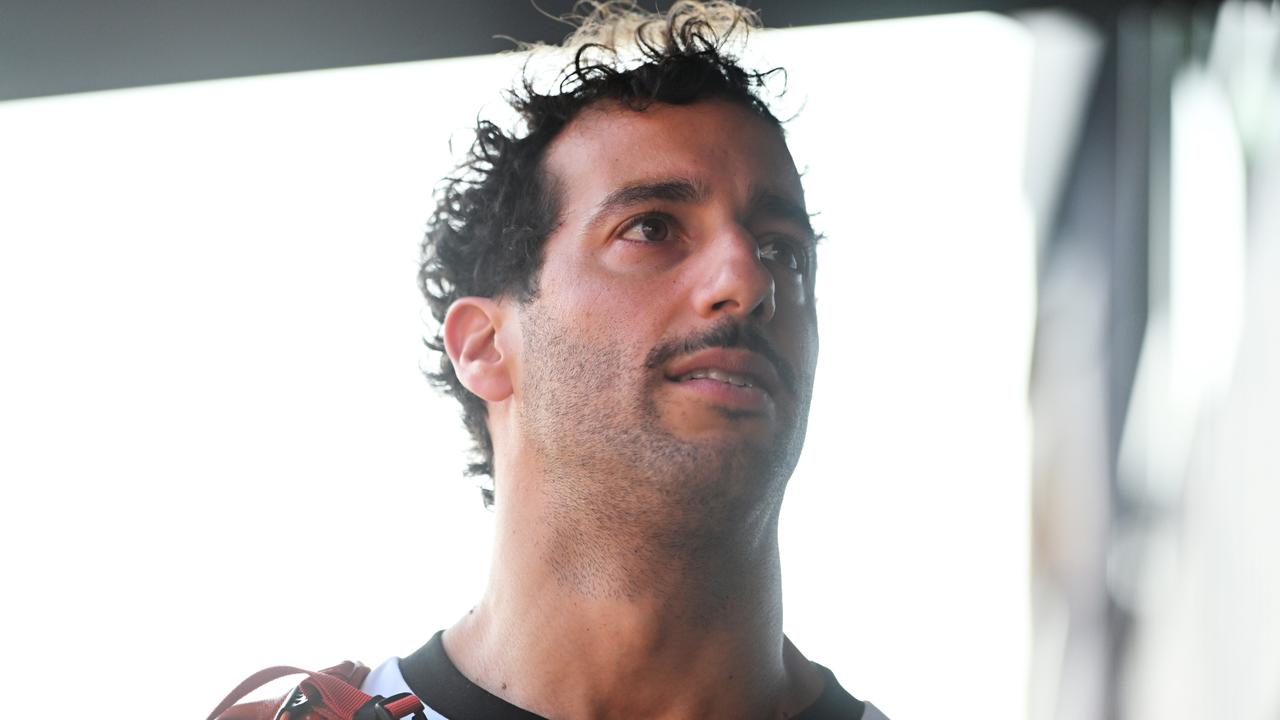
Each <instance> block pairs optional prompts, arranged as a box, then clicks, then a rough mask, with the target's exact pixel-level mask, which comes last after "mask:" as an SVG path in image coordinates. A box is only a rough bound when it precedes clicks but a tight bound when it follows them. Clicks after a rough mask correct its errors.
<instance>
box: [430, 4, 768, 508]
mask: <svg viewBox="0 0 1280 720" xmlns="http://www.w3.org/2000/svg"><path fill="white" fill-rule="evenodd" d="M587 9H588V10H589V12H587V13H586V14H585V15H584V16H581V17H580V18H579V21H580V23H581V25H580V27H579V29H578V30H577V31H576V32H575V33H574V34H573V35H572V36H571V37H570V38H569V39H568V40H567V41H566V43H565V45H564V46H563V47H562V48H560V50H570V51H572V60H571V61H570V62H569V63H568V65H567V66H566V67H564V68H563V69H562V70H561V71H560V72H559V73H558V74H557V75H556V76H555V81H554V82H553V87H552V89H551V92H547V93H542V92H539V91H537V90H536V89H535V84H536V83H535V81H534V79H533V78H532V77H531V74H530V72H529V64H528V63H527V62H526V65H525V71H524V73H523V79H522V81H521V83H520V86H519V87H518V88H517V89H515V90H513V91H511V92H510V93H509V94H508V102H509V103H510V104H511V106H512V108H514V109H515V110H516V112H517V113H518V116H519V118H520V125H521V126H522V127H521V128H520V129H518V130H517V131H516V132H512V133H507V132H504V131H503V130H502V129H501V128H499V127H498V126H497V125H495V124H494V123H492V122H489V121H486V120H481V121H479V122H478V123H477V126H476V137H475V141H474V143H473V144H472V145H471V148H470V150H469V151H468V153H467V155H466V157H465V159H464V161H463V163H462V164H461V166H460V167H459V168H458V170H457V172H455V173H454V174H452V175H451V176H449V177H447V178H445V179H444V181H443V182H442V183H441V185H440V186H439V187H438V188H437V190H436V203H437V204H436V209H435V212H434V213H433V214H432V215H431V218H430V220H429V222H428V225H427V232H426V237H425V239H424V240H423V242H422V257H421V266H420V268H419V272H418V284H419V286H420V287H421V289H422V292H423V295H425V296H426V300H427V305H428V306H429V307H430V308H431V313H432V315H433V316H434V317H435V320H436V323H437V328H436V331H435V334H434V336H432V337H429V338H427V340H426V344H427V346H428V347H429V348H431V349H432V350H434V351H436V352H438V353H439V355H440V357H439V370H438V371H436V372H427V377H428V378H430V380H431V381H432V383H433V384H434V385H436V386H437V387H438V388H440V389H441V390H443V391H444V392H445V393H447V394H449V395H452V396H453V397H455V398H457V400H458V402H459V403H461V404H462V416H463V422H464V423H465V425H466V427H467V430H468V431H469V432H470V433H471V436H472V439H473V440H474V441H475V448H474V452H475V457H474V462H471V463H470V464H469V465H468V466H467V474H468V475H470V476H489V477H490V478H493V474H494V470H493V440H492V438H491V437H490V435H489V429H488V426H487V424H486V416H487V412H486V407H485V402H484V401H483V400H482V399H480V398H479V397H477V396H475V395H473V394H472V393H471V392H470V391H469V390H467V389H466V388H465V387H463V386H462V383H461V382H460V381H459V380H458V376H457V374H456V373H455V372H454V369H453V364H452V362H450V360H449V356H448V355H447V354H446V353H445V352H444V339H443V328H442V326H443V323H444V318H445V314H446V313H447V312H448V310H449V307H450V305H452V304H453V302H454V301H455V300H457V299H458V298H461V297H466V296H482V297H491V298H498V297H508V298H512V299H515V300H517V301H519V302H528V301H529V300H532V299H533V298H534V297H535V296H536V295H537V292H538V273H539V270H540V268H541V265H542V248H543V245H544V244H545V242H546V240H547V238H548V237H549V236H550V235H551V234H552V232H553V231H554V230H555V228H556V226H557V224H558V222H559V212H560V208H559V206H560V197H559V192H558V188H557V185H556V179H555V178H552V177H550V176H549V174H548V173H547V171H546V170H545V168H544V167H543V157H544V156H545V154H546V150H547V147H548V146H549V145H550V144H551V142H552V141H553V140H554V139H555V138H556V137H557V136H558V135H559V134H560V132H561V131H562V130H563V129H564V128H565V126H566V125H568V124H569V122H570V121H572V120H573V119H574V118H575V117H576V116H577V115H578V114H579V113H581V112H582V110H583V109H584V108H586V107H588V106H590V105H592V104H594V103H597V102H600V101H613V102H617V103H620V104H622V105H623V106H624V107H627V108H630V109H632V110H636V111H642V110H644V109H645V108H646V107H647V106H649V105H650V104H652V103H666V104H671V105H685V104H689V103H693V102H697V101H702V100H710V99H717V100H727V101H730V102H733V103H737V104H739V105H741V106H742V107H745V108H747V109H749V110H751V111H752V112H754V113H755V114H757V115H758V116H760V117H761V118H764V119H766V120H767V121H769V122H770V123H772V124H773V125H774V126H775V127H779V128H781V123H780V122H779V121H778V119H777V118H776V117H774V115H773V114H772V113H771V112H770V110H769V108H768V107H767V106H766V104H765V103H764V101H763V100H762V99H761V97H760V94H761V93H762V92H764V91H765V90H766V82H767V81H768V80H769V78H770V76H772V75H773V74H774V73H777V72H781V71H780V70H779V69H773V70H769V71H766V72H753V71H750V70H747V69H744V68H743V67H742V66H740V65H739V60H738V58H737V56H736V55H735V54H734V52H733V49H732V46H733V45H734V44H735V43H737V42H739V41H741V40H742V39H744V38H745V35H746V33H747V32H748V31H749V30H750V29H752V28H754V27H756V26H757V21H756V17H755V15H754V14H753V13H752V12H751V11H749V10H746V9H743V8H740V7H738V6H736V5H733V4H731V3H728V2H693V1H689V0H685V1H682V2H677V3H676V4H675V5H673V6H672V7H671V9H670V10H668V11H667V12H666V13H665V14H662V15H659V14H653V13H647V12H644V11H642V10H640V9H638V8H637V7H636V6H635V5H634V4H633V3H632V2H590V3H588V4H587ZM535 50H537V49H536V48H535ZM543 50H545V48H544V49H543ZM481 493H482V496H483V499H484V504H485V506H486V507H488V506H491V505H492V504H493V501H494V489H493V487H486V488H483V489H482V490H481Z"/></svg>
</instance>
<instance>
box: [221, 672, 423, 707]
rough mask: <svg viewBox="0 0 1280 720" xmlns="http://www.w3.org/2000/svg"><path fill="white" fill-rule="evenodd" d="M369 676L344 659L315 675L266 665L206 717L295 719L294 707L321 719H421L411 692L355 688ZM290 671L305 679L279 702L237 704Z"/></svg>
mask: <svg viewBox="0 0 1280 720" xmlns="http://www.w3.org/2000/svg"><path fill="white" fill-rule="evenodd" d="M368 674H369V668H367V667H365V666H364V665H361V664H359V663H352V662H344V663H342V664H341V665H336V666H334V667H331V668H328V669H326V670H322V671H320V672H318V673H317V672H311V671H309V670H303V669H301V668H296V667H290V666H287V665H278V666H276V667H269V668H267V669H265V670H259V671H258V672H256V673H254V674H252V675H250V676H249V677H247V678H245V680H244V682H241V683H240V684H239V685H237V686H236V688H235V689H234V690H232V691H231V692H230V693H229V694H228V695H227V697H225V698H223V700H222V702H220V703H218V707H216V708H214V710H213V712H212V713H210V714H209V718H208V720H287V719H288V718H291V717H294V715H293V712H294V711H298V712H299V713H300V716H301V717H312V716H314V717H317V718H322V719H323V720H396V719H398V718H403V717H407V716H409V715H414V716H416V717H422V709H423V708H422V702H421V701H419V700H418V698H416V697H414V696H413V695H410V694H408V693H405V694H402V695H396V696H394V697H391V698H383V697H381V696H370V695H366V694H365V693H363V692H361V691H360V689H359V687H358V686H359V684H360V683H361V682H363V681H364V678H365V677H366V676H367V675H368ZM289 675H306V676H307V677H306V679H304V680H303V681H302V682H301V683H300V684H299V685H298V686H297V687H296V688H294V689H293V690H292V691H291V692H290V693H289V694H288V695H286V696H285V698H284V701H283V702H277V701H265V702H256V703H245V704H243V705H236V702H237V701H239V700H240V699H241V698H243V697H244V696H245V695H248V694H249V693H251V692H253V691H254V690H256V689H258V688H260V687H262V686H263V685H265V684H267V683H269V682H271V681H272V680H277V679H279V678H282V677H288V676H289Z"/></svg>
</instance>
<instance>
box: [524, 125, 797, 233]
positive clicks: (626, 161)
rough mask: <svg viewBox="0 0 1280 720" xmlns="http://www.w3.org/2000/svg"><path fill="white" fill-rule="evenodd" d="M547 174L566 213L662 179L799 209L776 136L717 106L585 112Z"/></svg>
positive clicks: (563, 137) (557, 146) (559, 142)
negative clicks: (772, 197) (778, 200)
mask: <svg viewBox="0 0 1280 720" xmlns="http://www.w3.org/2000/svg"><path fill="white" fill-rule="evenodd" d="M546 167H547V169H548V170H549V171H550V173H551V175H552V176H553V177H554V178H555V179H556V181H557V185H558V187H559V188H560V190H561V191H562V193H563V198H564V199H565V200H566V202H565V207H564V208H563V210H564V211H566V212H567V213H575V212H580V211H582V210H583V209H584V208H583V205H584V204H590V203H592V202H594V201H595V200H598V199H599V198H601V197H603V196H605V195H607V194H608V193H609V192H610V191H611V190H612V189H615V188H618V187H622V186H625V185H628V184H633V183H638V182H646V181H652V180H661V179H666V178H685V179H689V180H692V181H695V182H697V183H699V184H701V185H704V186H706V187H707V188H708V189H709V190H710V191H711V193H712V194H713V195H726V196H728V197H729V198H736V199H745V198H747V197H749V196H751V195H752V194H753V193H759V192H761V191H767V192H769V193H772V194H776V195H779V196H782V197H785V198H787V199H789V200H790V201H792V202H794V203H795V204H797V205H801V206H803V203H804V191H803V188H802V187H801V184H800V177H799V174H798V173H797V172H796V169H795V164H794V162H793V161H792V159H791V153H790V152H789V151H788V150H787V145H786V142H785V141H784V140H783V137H782V131H781V130H780V129H779V128H778V127H776V126H774V125H773V124H771V123H770V122H768V121H766V120H765V119H763V118H761V117H759V116H757V115H756V114H754V113H753V112H751V111H749V110H747V109H746V108H743V107H741V106H739V105H737V104H735V103H731V102H728V101H721V100H708V101H702V102H698V103H693V104H689V105H667V104H663V103H655V104H653V105H650V106H649V107H648V108H645V109H644V110H632V109H630V108H627V107H625V106H622V105H620V104H617V103H613V102H602V103H599V104H597V105H594V106H591V107H589V108H587V109H586V110H584V111H583V112H582V113H581V114H580V115H579V116H578V117H576V118H574V120H573V121H572V122H570V123H569V125H568V126H567V127H566V128H565V129H564V130H563V131H562V132H561V133H560V135H559V137H557V138H556V139H555V141H554V142H552V144H551V146H550V147H549V148H548V151H547V156H546Z"/></svg>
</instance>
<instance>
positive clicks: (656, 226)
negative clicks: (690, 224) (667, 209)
mask: <svg viewBox="0 0 1280 720" xmlns="http://www.w3.org/2000/svg"><path fill="white" fill-rule="evenodd" d="M620 237H621V238H622V239H623V240H630V241H631V242H639V243H660V242H663V241H664V240H667V239H668V238H670V237H671V223H670V221H668V220H667V218H665V217H663V216H661V215H641V216H640V217H638V218H636V219H635V220H632V221H631V222H629V223H627V224H626V225H625V226H623V228H622V233H621V235H620Z"/></svg>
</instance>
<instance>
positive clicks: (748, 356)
mask: <svg viewBox="0 0 1280 720" xmlns="http://www.w3.org/2000/svg"><path fill="white" fill-rule="evenodd" d="M665 374H666V379H667V381H668V382H671V383H673V384H675V385H676V386H678V387H679V388H681V389H682V390H684V391H687V392H690V393H693V394H694V395H695V396H697V397H700V398H702V399H703V400H705V401H708V402H711V403H713V404H718V405H723V406H728V407H730V408H734V409H740V410H763V409H764V408H765V407H766V406H767V404H769V403H770V402H772V400H773V398H774V397H775V395H776V392H777V388H778V385H779V382H778V375H777V371H776V370H775V369H774V367H773V364H772V363H770V362H769V361H768V360H766V359H764V358H763V357H762V356H760V355H758V354H756V353H753V352H750V351H747V350H740V349H733V348H715V349H710V350H705V351H703V352H699V353H696V354H694V355H691V356H688V357H685V358H681V359H679V360H677V361H676V362H675V363H674V364H673V365H672V366H670V367H669V368H668V369H667V370H666V373H665Z"/></svg>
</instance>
